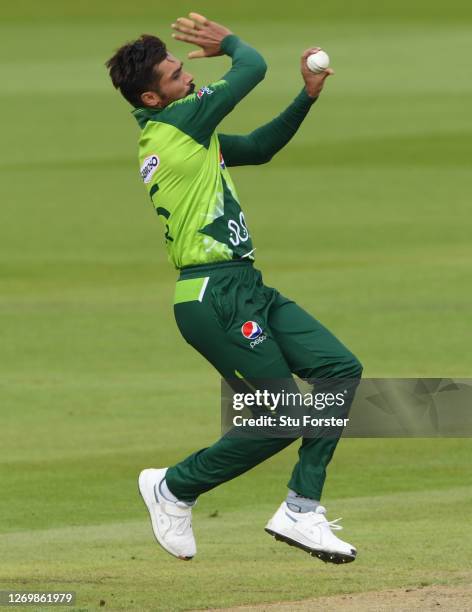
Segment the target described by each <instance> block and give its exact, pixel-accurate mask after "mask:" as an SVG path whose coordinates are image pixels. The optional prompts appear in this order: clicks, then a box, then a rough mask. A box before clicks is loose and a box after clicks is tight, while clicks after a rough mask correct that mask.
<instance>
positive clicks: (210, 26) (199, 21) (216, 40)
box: [172, 13, 232, 59]
mask: <svg viewBox="0 0 472 612" xmlns="http://www.w3.org/2000/svg"><path fill="white" fill-rule="evenodd" d="M189 17H190V19H187V18H186V17H179V18H178V19H177V21H176V22H175V23H173V24H172V27H173V29H174V30H176V31H177V34H172V36H173V37H174V38H175V39H177V40H182V41H183V42H187V43H190V44H192V45H197V46H198V47H201V49H199V50H198V51H191V52H190V53H189V54H188V58H189V59H195V58H197V57H215V56H217V55H223V51H222V50H221V42H222V40H223V38H225V37H226V36H228V35H229V34H232V32H231V30H228V28H226V27H225V26H222V25H220V24H219V23H216V22H214V21H210V20H209V19H207V18H206V17H204V16H203V15H199V14H198V13H190V14H189Z"/></svg>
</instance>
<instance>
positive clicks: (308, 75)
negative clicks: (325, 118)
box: [300, 47, 334, 98]
mask: <svg viewBox="0 0 472 612" xmlns="http://www.w3.org/2000/svg"><path fill="white" fill-rule="evenodd" d="M318 51H320V47H312V48H310V49H306V50H305V51H304V52H303V55H302V57H301V64H300V69H301V72H302V77H303V80H304V81H305V89H306V92H307V94H308V95H309V96H310V98H317V97H318V96H319V95H320V93H321V90H322V89H323V85H324V82H325V80H326V79H327V78H328V77H329V76H331V75H332V74H334V70H331V68H327V69H326V70H324V71H323V72H319V73H316V72H312V71H311V70H310V69H309V68H308V66H307V65H306V60H307V57H308V56H309V55H311V54H312V53H317V52H318Z"/></svg>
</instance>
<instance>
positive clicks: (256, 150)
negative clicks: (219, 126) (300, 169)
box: [218, 47, 333, 166]
mask: <svg viewBox="0 0 472 612" xmlns="http://www.w3.org/2000/svg"><path fill="white" fill-rule="evenodd" d="M318 50H319V48H318V47H315V48H311V49H307V50H306V51H304V52H303V55H302V57H301V73H302V77H303V79H304V81H305V86H304V88H303V89H302V91H301V92H300V93H299V94H298V96H297V97H296V98H295V100H294V101H293V102H292V103H291V104H290V105H289V106H288V107H287V108H286V109H285V110H284V111H283V112H282V113H281V114H280V115H279V116H278V117H276V118H275V119H273V120H272V121H270V122H269V123H266V124H265V125H263V126H261V127H259V128H257V129H256V130H254V131H253V132H251V133H250V134H248V135H246V136H236V135H228V134H219V135H218V138H219V141H220V145H221V152H222V154H223V157H224V160H225V163H226V165H227V166H245V165H253V164H265V163H267V162H268V161H269V160H270V159H272V157H273V156H274V155H275V154H276V153H277V152H278V151H280V149H282V148H283V147H284V146H285V145H286V144H287V143H288V142H289V141H290V140H291V138H292V137H293V136H294V134H295V133H296V132H297V130H298V128H299V127H300V125H301V123H302V121H303V120H304V119H305V117H306V116H307V114H308V111H309V110H310V108H311V107H312V105H313V103H314V102H315V101H316V99H317V98H318V96H319V94H320V93H321V90H322V89H323V85H324V81H325V79H326V78H327V77H328V76H329V75H330V74H333V72H332V70H326V71H325V72H323V73H321V74H314V73H313V72H311V71H310V70H309V69H308V67H307V65H306V58H307V57H308V56H309V55H311V54H312V53H315V52H316V51H318Z"/></svg>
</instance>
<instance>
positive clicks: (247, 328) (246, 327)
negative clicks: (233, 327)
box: [241, 321, 262, 340]
mask: <svg viewBox="0 0 472 612" xmlns="http://www.w3.org/2000/svg"><path fill="white" fill-rule="evenodd" d="M241 333H242V335H243V336H244V337H245V338H247V339H248V340H254V339H255V338H258V337H259V336H260V335H261V334H262V329H261V327H260V326H259V325H258V324H257V323H256V322H255V321H246V323H243V325H242V327H241Z"/></svg>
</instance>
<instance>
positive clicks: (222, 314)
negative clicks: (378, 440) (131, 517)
mask: <svg viewBox="0 0 472 612" xmlns="http://www.w3.org/2000/svg"><path fill="white" fill-rule="evenodd" d="M174 311H175V318H176V321H177V325H178V327H179V329H180V332H181V333H182V335H183V337H184V338H185V340H186V341H187V342H188V343H189V344H191V345H192V346H193V347H194V348H195V349H197V351H199V352H200V353H201V354H202V355H203V356H204V357H205V359H207V360H208V361H209V362H210V363H211V364H213V366H214V367H215V368H216V369H217V370H218V371H219V372H220V374H221V376H222V377H223V378H225V379H234V378H235V377H236V376H238V377H241V376H242V377H243V378H244V379H249V380H251V381H254V380H258V379H261V380H274V379H284V380H285V381H286V380H287V379H291V378H292V373H293V374H296V375H297V376H298V377H300V378H302V379H305V380H312V379H313V380H315V379H316V380H317V381H321V383H322V381H323V380H324V379H349V381H350V386H349V389H348V396H347V398H346V400H347V404H348V406H349V404H350V402H352V399H353V396H354V393H355V388H356V386H357V383H358V381H359V379H360V376H361V373H362V366H361V364H360V363H359V361H358V360H357V359H356V357H354V355H353V354H352V353H351V352H350V351H349V350H348V349H347V348H346V347H345V346H344V345H343V344H342V343H341V342H340V341H339V340H337V338H335V337H334V336H333V335H332V334H331V333H330V332H329V331H328V330H327V329H326V328H325V327H323V325H321V323H319V322H318V321H317V320H316V319H314V318H313V317H312V316H311V315H309V314H308V313H307V312H305V311H304V310H303V309H302V308H300V306H298V305H297V304H296V303H295V302H293V301H292V300H289V299H287V298H286V297H284V296H283V295H281V294H280V293H279V292H278V291H277V290H275V289H273V288H271V287H266V286H265V285H264V284H263V281H262V275H261V273H260V272H259V271H258V270H256V269H255V268H254V267H253V265H252V264H251V263H250V262H245V261H241V262H227V263H226V262H225V263H219V264H215V265H213V266H211V265H206V266H195V267H192V268H187V269H184V270H182V272H181V275H180V279H179V281H178V282H177V285H176V292H175V306H174ZM245 324H246V325H245ZM255 339H256V340H258V342H255ZM330 384H332V382H331V381H329V380H326V385H327V389H325V391H327V390H331V389H330V388H329V385H330ZM345 387H346V385H345V384H344V386H343V388H345ZM320 390H321V389H320V387H319V386H318V384H317V392H318V391H320ZM293 441H294V440H293V439H290V438H273V437H267V438H257V439H255V438H252V439H251V438H247V437H246V438H236V437H233V436H231V437H228V436H223V437H222V438H221V439H220V440H218V441H217V442H215V444H213V445H212V446H210V447H208V448H204V449H202V450H199V451H198V452H196V453H194V454H192V455H190V456H189V457H187V458H186V459H184V460H183V461H181V462H180V463H178V464H176V465H174V466H172V467H170V468H169V469H168V471H167V475H166V481H167V485H168V487H169V489H170V490H171V491H172V493H174V495H175V496H176V497H178V498H179V499H181V500H183V501H188V502H191V501H193V500H195V499H196V498H197V497H198V496H199V495H200V494H201V493H204V492H206V491H209V490H210V489H213V488H214V487H216V486H218V485H219V484H222V483H223V482H226V481H228V480H231V479H232V478H235V477H236V476H239V475H240V474H242V473H244V472H246V471H247V470H249V469H251V468H252V467H254V466H255V465H257V464H259V463H261V462H262V461H264V460H265V459H268V458H269V457H271V456H272V455H274V454H275V453H277V452H279V451H280V450H282V449H283V448H285V447H286V446H288V445H289V444H291V443H292V442H293ZM337 442H338V440H337V439H333V438H304V439H302V441H301V445H300V448H299V451H298V455H299V460H298V463H297V464H296V465H295V467H294V469H293V472H292V475H291V478H290V480H289V482H288V486H289V487H290V488H291V489H292V490H294V491H295V492H296V493H298V494H299V495H303V496H305V497H310V498H313V499H317V500H319V499H320V498H321V492H322V489H323V485H324V481H325V478H326V467H327V465H328V463H329V461H330V460H331V457H332V456H333V452H334V450H335V448H336V444H337Z"/></svg>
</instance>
